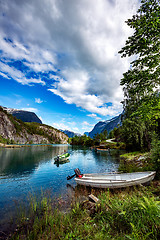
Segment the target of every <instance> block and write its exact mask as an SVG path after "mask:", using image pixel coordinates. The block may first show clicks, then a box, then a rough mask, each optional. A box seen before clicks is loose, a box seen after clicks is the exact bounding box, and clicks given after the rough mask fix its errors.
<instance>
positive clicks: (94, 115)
mask: <svg viewBox="0 0 160 240" xmlns="http://www.w3.org/2000/svg"><path fill="white" fill-rule="evenodd" d="M87 116H88V117H91V118H95V119H96V120H100V119H101V118H100V117H97V115H96V114H95V113H92V114H88V115H87Z"/></svg>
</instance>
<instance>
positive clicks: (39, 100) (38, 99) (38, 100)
mask: <svg viewBox="0 0 160 240" xmlns="http://www.w3.org/2000/svg"><path fill="white" fill-rule="evenodd" d="M42 102H43V100H41V99H40V98H35V103H42Z"/></svg>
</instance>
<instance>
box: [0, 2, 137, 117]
mask: <svg viewBox="0 0 160 240" xmlns="http://www.w3.org/2000/svg"><path fill="white" fill-rule="evenodd" d="M138 4H139V1H138V0H136V1H135V0H123V1H122V0H119V1H116V0H99V1H96V0H92V1H91V0H81V1H75V0H67V1H66V0H52V1H50V0H46V1H45V2H44V1H43V0H34V1H32V0H28V1H27V2H26V1H25V0H21V1H17V0H12V1H10V0H5V1H1V3H0V5H1V6H0V11H1V14H0V31H1V37H0V46H1V49H2V57H3V58H4V59H6V61H7V60H9V59H14V60H23V63H24V64H25V65H26V66H27V67H28V68H29V69H30V70H33V71H35V72H36V73H39V72H47V71H57V70H56V69H60V71H59V74H58V73H57V75H58V76H55V75H51V76H50V79H51V80H52V81H53V82H52V84H51V85H50V87H49V90H50V91H52V92H53V93H54V94H56V95H58V96H60V97H61V98H63V100H64V101H65V102H66V103H68V104H76V106H78V107H81V108H83V109H86V110H87V111H89V112H91V113H95V114H101V115H110V116H113V115H115V114H118V113H119V112H120V111H121V110H122V106H121V107H120V104H119V102H120V101H121V100H122V98H123V92H122V89H121V87H120V86H119V83H120V79H121V78H122V74H123V72H125V71H126V70H127V69H128V67H129V61H128V60H126V59H121V58H120V56H119V54H118V51H119V50H120V49H121V48H122V47H123V46H124V44H125V41H126V39H127V37H128V36H129V35H130V34H131V33H132V31H131V30H130V28H129V27H128V26H127V25H126V24H125V21H126V20H127V19H128V18H130V17H132V15H133V14H134V13H136V10H137V7H138ZM4 37H6V38H7V39H8V38H9V39H11V40H12V42H10V41H6V40H5V39H4ZM2 65H3V66H2ZM5 65H7V62H6V63H4V62H3V64H1V66H0V69H1V68H2V69H1V71H2V73H3V74H5V75H7V76H8V77H12V78H14V79H15V80H16V81H18V82H20V83H21V84H29V83H32V82H33V83H40V84H43V85H44V81H43V80H41V78H39V79H37V80H36V79H34V78H33V79H28V78H27V77H26V76H25V74H24V73H20V71H19V70H17V69H14V68H13V67H8V68H7V66H5ZM4 68H5V69H4ZM108 102H111V103H112V106H111V107H107V105H105V103H108Z"/></svg>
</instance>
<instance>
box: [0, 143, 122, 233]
mask: <svg viewBox="0 0 160 240" xmlns="http://www.w3.org/2000/svg"><path fill="white" fill-rule="evenodd" d="M64 151H68V152H69V153H70V154H71V155H70V159H69V160H70V162H68V163H65V164H60V165H59V166H58V165H56V164H54V157H55V156H57V155H58V154H62V153H63V152H64ZM118 159H119V153H118V152H116V151H115V150H111V153H110V154H109V153H108V152H103V153H96V152H95V151H92V150H90V149H89V148H80V147H73V146H70V145H51V146H40V145H37V146H30V147H22V148H14V149H4V148H0V225H1V227H0V231H2V228H3V225H4V223H5V222H6V221H7V220H8V218H9V216H12V215H14V214H15V211H16V210H17V206H18V205H19V204H21V203H22V202H23V203H25V202H27V201H28V199H29V195H30V194H35V195H40V194H41V192H42V191H46V190H49V191H50V193H51V194H52V195H53V196H54V197H55V198H56V197H59V196H62V198H67V197H68V187H67V183H69V184H70V185H71V186H73V187H75V186H76V183H75V181H74V178H73V179H72V180H70V181H67V179H66V177H67V176H68V175H73V174H74V169H75V168H79V169H80V170H81V172H82V173H97V172H110V171H116V170H117V168H118Z"/></svg>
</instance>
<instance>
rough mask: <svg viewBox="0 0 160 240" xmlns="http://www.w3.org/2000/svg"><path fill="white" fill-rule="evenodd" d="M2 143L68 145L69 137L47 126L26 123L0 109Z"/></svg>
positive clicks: (0, 139)
mask: <svg viewBox="0 0 160 240" xmlns="http://www.w3.org/2000/svg"><path fill="white" fill-rule="evenodd" d="M0 142H4V143H19V144H31V143H33V144H42V143H45V144H49V143H63V144H66V143H67V142H68V136H67V135H66V134H64V133H63V132H61V131H59V130H57V129H55V128H53V127H51V126H47V125H45V124H40V123H24V122H22V121H21V120H19V119H17V118H16V117H14V116H12V115H11V114H9V113H8V112H7V111H5V110H3V108H1V107H0Z"/></svg>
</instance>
